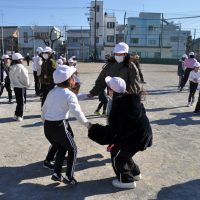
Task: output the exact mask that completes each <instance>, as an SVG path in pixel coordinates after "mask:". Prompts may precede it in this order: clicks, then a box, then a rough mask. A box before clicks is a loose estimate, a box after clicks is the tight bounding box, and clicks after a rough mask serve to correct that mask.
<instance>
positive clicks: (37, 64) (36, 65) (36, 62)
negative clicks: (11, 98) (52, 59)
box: [32, 55, 42, 76]
mask: <svg viewBox="0 0 200 200" xmlns="http://www.w3.org/2000/svg"><path fill="white" fill-rule="evenodd" d="M41 65H42V58H41V57H40V56H38V55H37V56H35V57H33V66H32V68H33V71H37V76H40V74H41Z"/></svg>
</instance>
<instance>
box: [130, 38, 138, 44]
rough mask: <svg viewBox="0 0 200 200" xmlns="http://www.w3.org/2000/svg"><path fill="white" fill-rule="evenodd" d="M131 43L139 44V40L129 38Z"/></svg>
mask: <svg viewBox="0 0 200 200" xmlns="http://www.w3.org/2000/svg"><path fill="white" fill-rule="evenodd" d="M131 43H132V44H138V43H139V38H131Z"/></svg>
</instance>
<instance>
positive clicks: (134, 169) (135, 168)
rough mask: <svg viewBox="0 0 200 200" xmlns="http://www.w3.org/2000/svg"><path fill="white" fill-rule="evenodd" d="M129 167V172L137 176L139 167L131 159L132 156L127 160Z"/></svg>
mask: <svg viewBox="0 0 200 200" xmlns="http://www.w3.org/2000/svg"><path fill="white" fill-rule="evenodd" d="M127 163H128V165H129V167H130V169H131V172H132V174H133V176H137V175H139V174H140V168H139V166H138V165H137V164H136V163H135V162H134V161H133V159H132V158H130V159H129V160H128V161H127Z"/></svg>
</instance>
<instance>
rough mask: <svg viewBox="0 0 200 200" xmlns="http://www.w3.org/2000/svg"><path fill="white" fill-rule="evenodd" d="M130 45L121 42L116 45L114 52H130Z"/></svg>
mask: <svg viewBox="0 0 200 200" xmlns="http://www.w3.org/2000/svg"><path fill="white" fill-rule="evenodd" d="M128 50H129V47H128V45H127V44H126V43H124V42H120V43H118V44H116V45H115V48H114V50H113V53H128Z"/></svg>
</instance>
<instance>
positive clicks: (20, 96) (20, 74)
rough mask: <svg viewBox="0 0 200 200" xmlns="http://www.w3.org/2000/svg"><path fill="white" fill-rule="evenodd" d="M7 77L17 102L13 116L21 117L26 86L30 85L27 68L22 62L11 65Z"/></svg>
mask: <svg viewBox="0 0 200 200" xmlns="http://www.w3.org/2000/svg"><path fill="white" fill-rule="evenodd" d="M9 77H10V83H11V86H12V88H13V89H14V92H15V98H16V102H17V106H16V110H15V116H17V117H23V111H24V103H26V98H25V97H26V88H28V87H29V85H30V82H29V76H28V70H27V69H26V68H25V67H24V66H23V65H22V64H14V65H11V66H10V71H9Z"/></svg>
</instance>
